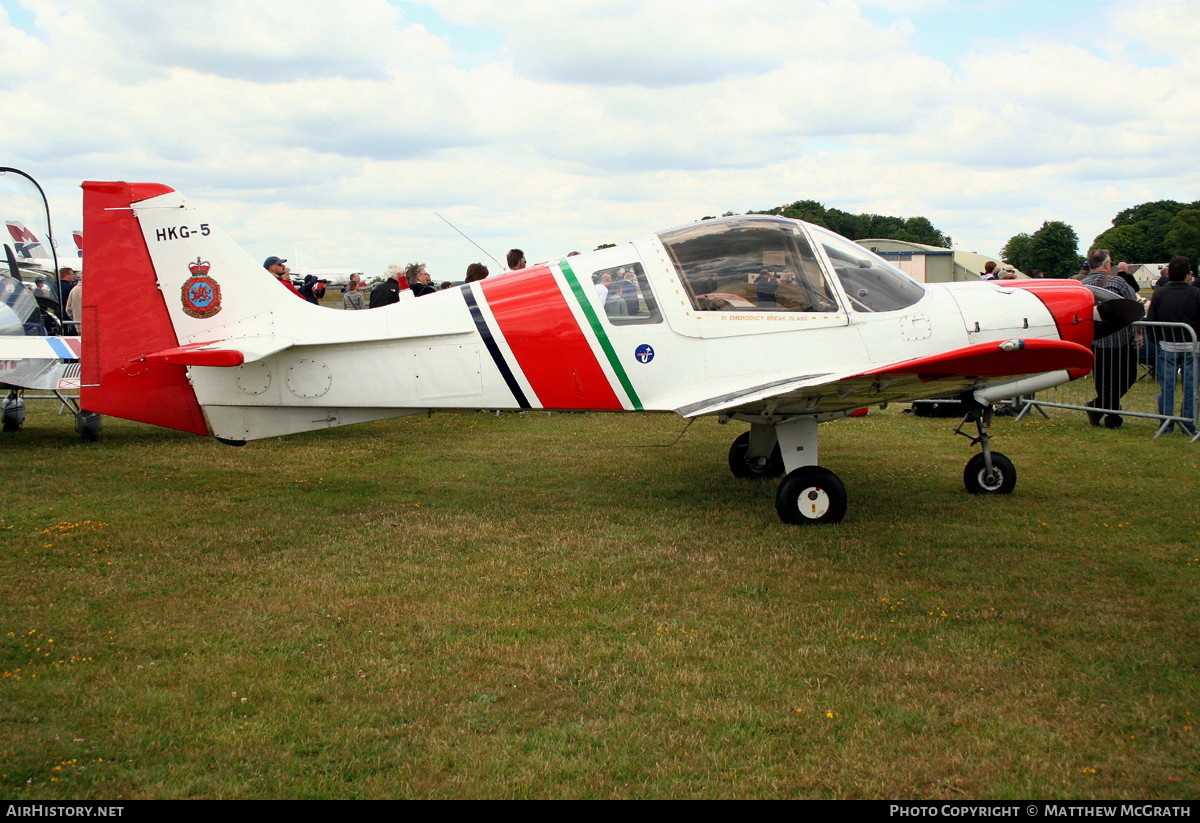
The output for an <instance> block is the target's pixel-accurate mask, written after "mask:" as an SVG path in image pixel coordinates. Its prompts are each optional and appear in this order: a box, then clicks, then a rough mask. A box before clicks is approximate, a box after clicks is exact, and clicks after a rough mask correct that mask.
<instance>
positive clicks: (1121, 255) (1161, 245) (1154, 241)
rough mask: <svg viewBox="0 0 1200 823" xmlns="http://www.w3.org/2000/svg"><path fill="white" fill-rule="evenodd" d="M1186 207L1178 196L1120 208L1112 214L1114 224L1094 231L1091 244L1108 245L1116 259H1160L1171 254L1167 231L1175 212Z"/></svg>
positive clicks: (1131, 260) (1146, 260) (1095, 247)
mask: <svg viewBox="0 0 1200 823" xmlns="http://www.w3.org/2000/svg"><path fill="white" fill-rule="evenodd" d="M1193 206H1196V207H1198V208H1200V205H1198V204H1193ZM1187 208H1188V206H1186V205H1184V204H1183V203H1180V202H1179V201H1177V200H1154V201H1151V202H1149V203H1141V204H1139V205H1137V206H1131V207H1129V208H1127V209H1122V210H1121V211H1119V212H1117V215H1116V217H1114V218H1113V221H1112V222H1113V227H1112V228H1111V229H1107V230H1105V231H1103V232H1101V233H1100V234H1099V235H1097V236H1096V239H1095V240H1094V241H1093V242H1092V245H1091V248H1093V249H1097V248H1099V249H1108V250H1109V252H1111V254H1112V256H1113V259H1114V260H1116V261H1118V262H1120V261H1122V260H1124V261H1127V262H1130V263H1156V262H1163V261H1165V260H1166V259H1167V258H1168V257H1169V256H1170V253H1169V252H1168V251H1167V232H1168V231H1170V229H1171V223H1172V221H1173V220H1174V219H1175V215H1177V214H1179V213H1180V212H1181V211H1183V210H1184V209H1187Z"/></svg>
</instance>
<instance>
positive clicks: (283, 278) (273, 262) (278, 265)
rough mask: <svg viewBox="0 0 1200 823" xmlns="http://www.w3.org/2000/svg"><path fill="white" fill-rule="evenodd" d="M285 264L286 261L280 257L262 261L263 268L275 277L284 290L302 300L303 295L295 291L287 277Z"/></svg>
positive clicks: (272, 256) (271, 257) (273, 256)
mask: <svg viewBox="0 0 1200 823" xmlns="http://www.w3.org/2000/svg"><path fill="white" fill-rule="evenodd" d="M286 262H287V260H285V259H284V258H282V257H276V256H275V255H271V256H270V257H268V258H267V259H266V260H264V261H263V268H264V269H266V270H267V271H269V272H270V273H271V274H273V275H275V279H276V280H278V281H279V282H280V283H282V284H283V285H284V288H286V289H287V290H288V291H290V292H291V293H292V294H294V295H296V296H297V297H299V298H300V299H301V300H303V299H304V295H302V294H301V293H300V292H299V291H297V290H296V287H295V286H294V285H292V278H290V277H288V267H287V266H285V265H283V264H284V263H286Z"/></svg>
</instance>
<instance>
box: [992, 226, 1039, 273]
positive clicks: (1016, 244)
mask: <svg viewBox="0 0 1200 823" xmlns="http://www.w3.org/2000/svg"><path fill="white" fill-rule="evenodd" d="M1000 259H1001V260H1003V261H1004V262H1005V263H1008V264H1009V265H1010V266H1015V267H1017V268H1018V269H1020V270H1021V271H1023V272H1025V273H1026V274H1028V273H1029V272H1031V271H1033V270H1034V269H1036V268H1041V267H1040V266H1035V265H1034V263H1033V238H1032V237H1030V236H1029V235H1028V234H1015V235H1013V236H1012V237H1010V238H1009V239H1008V242H1007V243H1005V244H1004V248H1003V249H1001V250H1000Z"/></svg>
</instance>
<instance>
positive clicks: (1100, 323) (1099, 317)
mask: <svg viewBox="0 0 1200 823" xmlns="http://www.w3.org/2000/svg"><path fill="white" fill-rule="evenodd" d="M1087 289H1088V291H1090V292H1091V293H1092V300H1093V301H1094V307H1093V309H1092V320H1094V321H1095V324H1096V325H1095V331H1094V332H1093V339H1095V340H1099V339H1100V338H1101V337H1107V336H1108V335H1110V334H1112V333H1114V332H1118V331H1120V330H1121V329H1123V328H1125V327H1126V326H1128V325H1129V324H1130V323H1135V322H1137V321H1138V320H1141V319H1142V318H1143V317H1145V316H1146V310H1145V308H1143V306H1142V304H1141V303H1139V302H1138V301H1136V300H1127V299H1125V298H1124V297H1118V296H1117V295H1116V294H1114V293H1113V292H1111V291H1109V290H1108V289H1103V288H1100V287H1099V286H1088V287H1087Z"/></svg>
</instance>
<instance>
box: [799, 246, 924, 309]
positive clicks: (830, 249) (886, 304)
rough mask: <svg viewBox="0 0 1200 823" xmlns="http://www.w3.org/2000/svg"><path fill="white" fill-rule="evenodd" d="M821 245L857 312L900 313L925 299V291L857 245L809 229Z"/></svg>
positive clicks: (905, 275)
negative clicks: (901, 310) (897, 311)
mask: <svg viewBox="0 0 1200 823" xmlns="http://www.w3.org/2000/svg"><path fill="white" fill-rule="evenodd" d="M809 231H810V232H812V236H813V239H814V240H815V241H816V242H818V243H820V244H821V246H822V248H824V249H825V253H826V254H827V255H829V260H830V261H831V262H832V263H833V270H834V272H836V273H837V276H838V280H840V281H841V283H842V288H843V289H845V290H846V295H847V296H848V297H849V298H850V307H851V308H852V309H854V310H855V311H863V312H866V311H896V310H897V309H904V308H907V307H909V306H911V305H912V304H913V303H916V302H917V301H918V300H920V299H921V297H922V296H924V294H925V289H924V288H923V287H922V286H921V284H920V283H918V282H917V281H915V280H913V279H912V278H911V277H909V276H908V275H907V274H905V273H904V272H902V271H900V270H899V269H898V268H896V267H895V266H893V265H892V264H890V263H888V262H887V261H885V260H884V259H883V258H882V257H879V256H877V255H875V254H873V253H872V252H869V251H867V250H866V249H864V248H863V247H862V246H860V245H858V244H857V243H855V242H853V241H851V240H847V239H846V238H844V237H842V236H841V235H839V234H834V233H833V232H831V231H827V230H825V229H822V228H820V227H818V226H809Z"/></svg>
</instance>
